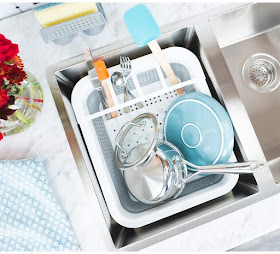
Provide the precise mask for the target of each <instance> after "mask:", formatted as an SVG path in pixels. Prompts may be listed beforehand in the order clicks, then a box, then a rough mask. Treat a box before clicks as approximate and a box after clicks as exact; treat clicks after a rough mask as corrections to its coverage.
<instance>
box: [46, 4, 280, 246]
mask: <svg viewBox="0 0 280 254" xmlns="http://www.w3.org/2000/svg"><path fill="white" fill-rule="evenodd" d="M257 5H258V4H257ZM257 5H245V4H231V5H225V6H222V7H220V8H217V9H213V10H211V11H209V12H206V13H203V14H200V15H197V16H194V17H191V18H187V19H184V20H181V21H178V22H176V23H173V24H170V25H167V26H164V27H162V28H161V31H162V32H163V35H162V36H161V37H160V39H159V43H160V45H161V47H162V48H167V47H172V46H179V47H185V48H188V49H189V50H191V51H192V52H193V53H194V54H195V55H196V56H197V57H198V58H199V60H200V62H201V65H202V67H203V69H204V72H205V75H206V77H207V82H208V85H209V88H210V91H211V93H212V95H213V97H215V98H216V99H218V100H219V101H220V102H221V103H222V104H223V105H224V106H225V108H226V110H227V111H228V113H229V115H230V117H231V120H232V122H233V125H234V129H235V147H234V152H235V154H236V156H237V159H238V161H244V160H261V161H263V162H264V163H265V170H264V172H262V173H259V174H256V175H243V176H240V178H239V181H238V183H237V185H236V186H235V187H234V188H233V190H232V191H231V192H230V193H228V194H226V195H224V196H222V197H220V198H216V199H214V200H212V201H209V202H207V203H204V204H201V205H199V206H197V207H194V208H192V209H189V210H186V211H183V212H181V213H179V214H176V215H173V216H170V217H168V218H165V219H163V220H161V221H158V222H155V223H152V224H150V225H147V226H144V227H141V228H133V229H128V228H124V227H122V226H121V225H119V224H118V223H116V222H115V221H114V220H113V218H112V217H111V215H110V213H109V211H108V209H107V206H106V203H105V201H104V198H103V195H102V191H101V189H100V187H99V183H98V180H97V178H96V176H95V173H94V167H93V165H92V163H91V161H90V159H89V156H88V152H87V148H86V146H85V143H84V141H83V136H82V133H81V132H80V130H79V126H78V124H77V121H76V119H75V116H74V114H73V110H72V106H71V100H70V99H71V92H72V89H73V87H74V86H75V84H76V83H77V81H78V80H80V79H81V78H82V77H84V76H85V75H87V71H86V65H85V62H84V59H83V55H81V56H77V57H75V58H72V59H69V60H67V61H63V62H60V63H57V64H55V65H52V66H49V68H48V69H47V79H48V83H49V86H50V88H51V91H52V94H53V97H54V100H55V103H56V106H57V109H58V112H59V115H60V118H61V121H62V123H63V126H64V129H65V133H66V135H67V138H68V141H69V145H70V147H71V150H72V153H73V156H74V158H75V161H76V164H77V168H78V170H79V173H80V176H81V179H82V181H83V184H84V187H85V189H86V190H87V193H88V197H89V202H90V203H91V205H92V206H95V207H94V210H93V212H94V213H98V214H99V219H100V221H102V222H104V223H103V224H102V225H103V226H104V228H100V230H102V232H105V233H104V234H107V235H108V236H109V237H108V239H107V241H110V244H113V246H114V248H116V249H122V250H139V249H142V248H145V247H148V246H150V245H152V244H155V243H158V242H160V241H163V240H165V239H167V238H170V237H172V236H175V235H177V234H180V233H182V232H184V231H187V230H190V229H192V228H195V227H197V226H199V225H202V224H204V223H207V222H209V221H212V220H215V219H217V218H219V217H222V216H224V215H227V214H229V213H232V212H234V211H237V210H239V209H241V208H244V207H246V206H249V205H251V204H253V203H256V202H258V201H260V200H263V199H265V198H267V197H269V196H272V195H274V194H277V193H279V192H280V187H279V185H277V184H276V183H275V181H274V179H273V177H272V174H271V170H270V166H271V169H272V171H273V172H276V170H275V169H273V168H274V167H273V165H272V164H271V162H272V161H273V159H275V158H277V153H276V155H274V156H272V154H273V152H275V151H276V149H277V147H278V149H279V146H277V144H280V143H279V142H278V143H277V139H276V137H277V138H278V141H279V140H280V139H279V137H280V135H279V134H278V133H277V132H276V129H275V128H272V127H271V125H272V124H274V126H277V122H276V120H275V119H279V118H276V116H275V117H272V116H271V117H270V116H269V115H272V114H273V112H276V109H277V107H278V106H279V103H277V101H276V100H273V101H272V99H263V97H262V96H263V95H262V94H257V93H255V92H253V91H250V90H249V89H247V87H246V86H244V85H243V84H242V77H241V75H240V74H239V72H240V69H241V67H242V65H243V62H244V61H245V60H246V57H245V55H248V56H250V55H251V54H252V53H254V52H253V48H255V49H256V51H259V50H261V46H257V45H255V44H256V43H253V46H252V48H250V47H249V46H248V47H246V45H245V44H246V41H244V42H243V41H242V42H237V41H239V40H240V38H239V37H238V36H237V37H236V38H233V36H232V37H230V38H232V40H233V43H228V41H227V39H228V36H231V33H230V32H228V31H223V29H224V30H227V29H226V28H227V27H230V25H231V24H230V23H231V20H233V21H236V22H237V24H240V29H242V18H244V17H243V15H245V14H244V13H247V12H248V11H246V10H252V9H257V10H259V9H258V7H255V6H257ZM277 6H278V5H277ZM242 8H243V9H242ZM271 8H274V7H271ZM269 9H270V8H268V7H266V9H265V10H264V11H265V12H268V11H269ZM233 10H234V12H233V14H232V15H231V11H233ZM235 10H236V11H235ZM240 10H243V11H240ZM274 10H275V9H274ZM251 12H253V11H250V12H249V13H251ZM240 13H241V14H243V15H241V14H240ZM261 13H262V14H263V12H261ZM275 13H277V12H276V11H275ZM269 15H270V14H269V13H268V16H269ZM223 17H225V18H223ZM239 19H241V20H239ZM277 19H278V17H277ZM210 20H211V23H210ZM224 20H225V21H224ZM256 20H257V19H256ZM260 20H261V21H262V20H263V18H262V19H260ZM223 22H228V26H226V25H223ZM275 22H276V21H275ZM276 23H277V22H276ZM255 24H256V21H255V20H254V19H253V18H252V24H251V25H248V29H251V30H252V31H253V32H252V31H251V30H250V31H251V32H252V33H253V34H252V33H251V34H250V35H249V33H248V36H250V38H253V37H252V36H253V35H254V33H255V32H257V30H254V29H253V28H252V27H254V25H255ZM272 26H273V24H272V23H270V24H268V25H267V26H264V25H263V24H262V26H257V27H258V28H260V29H266V30H267V29H269V28H272ZM276 29H277V28H276ZM213 30H214V31H215V33H216V35H215V33H214V32H213ZM273 31H274V30H271V31H268V30H267V32H273ZM224 34H228V35H227V36H223V35H224ZM242 34H243V35H244V34H245V32H244V33H242ZM237 35H238V33H237ZM216 36H217V37H216ZM262 36H263V35H261V34H260V35H257V36H256V37H255V38H257V39H256V42H257V43H260V44H262V41H261V38H263V40H264V39H265V36H264V37H262ZM271 36H276V32H275V35H272V34H271ZM224 37H225V38H224ZM245 37H246V36H243V37H242V38H245ZM270 38H271V40H272V38H273V37H270ZM266 39H267V38H266ZM249 40H250V41H251V40H253V39H248V41H247V43H248V44H249ZM230 41H231V40H230ZM218 42H219V43H220V44H218ZM270 43H271V46H270V47H268V48H271V47H272V45H273V42H272V41H271V42H270ZM274 46H275V47H276V45H274ZM257 47H259V48H257ZM238 49H239V50H238ZM231 50H232V51H234V52H235V53H234V54H235V55H234V54H232V53H230V51H231ZM240 50H241V51H240ZM247 50H250V52H247ZM92 53H93V55H94V56H95V57H100V58H102V59H104V60H105V61H106V65H107V66H108V67H111V66H114V65H117V64H118V60H119V56H120V55H121V54H125V55H127V56H129V57H130V58H131V59H134V58H137V57H140V56H143V55H146V54H149V53H150V51H149V49H148V48H147V47H144V48H138V47H137V46H136V45H135V44H134V42H133V41H132V39H131V38H128V39H126V40H123V41H120V42H118V43H116V44H113V45H109V46H106V47H103V48H100V49H97V50H93V52H92ZM269 53H271V54H272V53H273V52H269ZM275 57H277V56H275ZM231 61H232V62H234V63H233V64H230V62H231ZM227 63H228V66H229V67H230V70H229V68H228V66H227ZM231 75H232V76H233V78H234V79H233V78H232V76H231ZM237 89H238V90H237ZM243 90H245V91H246V92H244V93H243ZM238 91H239V93H238ZM239 94H240V95H239ZM249 95H250V96H251V97H252V99H246V100H245V99H244V98H245V97H244V96H249ZM265 96H271V97H273V98H274V96H276V94H274V93H271V94H268V95H265ZM241 98H242V99H241ZM258 100H261V102H262V103H260V104H263V105H261V106H262V110H261V111H260V112H259V111H258V110H255V109H254V106H253V104H251V103H253V102H258ZM244 105H245V106H246V109H247V111H246V110H245V107H244ZM261 106H260V105H257V106H256V107H258V109H259V108H261ZM247 112H248V114H249V116H250V118H249V117H248V114H247ZM262 112H264V113H262ZM274 114H275V113H274ZM260 117H261V118H262V119H261V120H262V121H259V120H258V118H260ZM277 117H278V116H277ZM250 119H251V121H252V123H253V126H252V124H251V121H250ZM273 119H274V120H275V121H274V122H272V120H273ZM270 121H271V122H270ZM263 123H264V124H263ZM265 123H267V124H265ZM253 127H254V128H253ZM264 128H266V129H264ZM270 128H271V129H270ZM263 130H267V132H264V131H263ZM255 131H256V133H257V135H256V134H255ZM272 134H273V135H277V136H273V135H272ZM271 136H273V138H271ZM260 143H261V145H262V147H261V145H260ZM275 147H276V148H275ZM274 148H275V149H274ZM269 149H274V150H273V151H270V152H269ZM264 153H265V155H266V157H265V156H264ZM268 155H269V156H271V157H269V156H268ZM266 158H267V160H268V162H269V164H270V165H268V163H267V161H266ZM269 158H271V159H269ZM273 174H274V176H275V173H273ZM98 203H99V205H98ZM108 244H109V243H108Z"/></svg>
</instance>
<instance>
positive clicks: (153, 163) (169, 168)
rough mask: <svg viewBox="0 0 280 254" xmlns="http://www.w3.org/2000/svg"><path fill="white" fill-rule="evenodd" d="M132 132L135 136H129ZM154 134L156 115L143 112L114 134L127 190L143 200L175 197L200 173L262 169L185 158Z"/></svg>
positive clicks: (254, 165)
mask: <svg viewBox="0 0 280 254" xmlns="http://www.w3.org/2000/svg"><path fill="white" fill-rule="evenodd" d="M137 130H138V132H137ZM145 131H147V132H149V134H147V132H145ZM132 134H133V135H134V137H135V138H131V137H130V136H129V135H132ZM157 134H158V126H157V120H156V117H155V116H154V115H152V114H147V113H146V114H142V115H139V116H138V117H136V118H135V119H133V120H132V121H131V122H128V123H127V124H125V125H124V126H123V128H122V129H121V131H120V132H119V134H118V136H117V138H116V149H115V162H116V165H117V166H118V167H119V168H120V169H121V170H123V176H124V179H125V181H126V184H127V187H128V189H129V191H130V193H131V194H132V195H133V196H134V197H135V198H136V199H137V200H139V201H141V202H143V203H146V204H155V203H159V202H162V201H165V200H168V199H170V198H176V197H178V196H179V195H180V194H181V192H182V191H183V189H184V187H185V185H186V184H187V182H188V181H189V180H190V179H192V178H193V177H195V176H197V175H199V174H208V173H211V174H246V173H256V172H259V171H261V170H262V169H263V164H262V163H261V162H241V163H231V164H221V165H210V166H197V165H194V164H192V163H190V162H188V161H186V160H184V158H183V155H182V153H181V152H180V151H179V149H178V148H177V147H175V146H174V145H173V144H171V143H169V142H167V141H159V142H157ZM156 142H157V143H156ZM124 146H126V148H129V151H127V150H126V149H125V148H124ZM189 169H191V171H195V173H193V172H192V173H190V172H189Z"/></svg>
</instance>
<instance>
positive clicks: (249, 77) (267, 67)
mask: <svg viewBox="0 0 280 254" xmlns="http://www.w3.org/2000/svg"><path fill="white" fill-rule="evenodd" d="M279 71H280V65H279V62H278V61H277V60H276V59H275V58H274V57H272V56H270V55H267V54H256V55H253V56H251V57H250V58H248V59H247V61H246V62H245V63H244V65H243V69H242V74H243V79H244V81H245V84H246V85H247V86H248V87H249V88H250V89H252V90H254V91H256V92H260V93H269V92H272V91H274V90H275V89H276V88H277V87H278V86H279V84H280V82H279V81H280V80H279Z"/></svg>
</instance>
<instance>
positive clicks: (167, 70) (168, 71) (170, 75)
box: [148, 40, 184, 94]
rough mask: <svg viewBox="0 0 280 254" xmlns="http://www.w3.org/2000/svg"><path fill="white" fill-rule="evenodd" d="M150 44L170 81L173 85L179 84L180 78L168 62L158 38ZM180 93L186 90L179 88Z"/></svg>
mask: <svg viewBox="0 0 280 254" xmlns="http://www.w3.org/2000/svg"><path fill="white" fill-rule="evenodd" d="M148 46H149V47H150V49H151V51H152V52H153V54H154V56H155V58H156V59H157V61H158V62H159V64H160V66H161V68H162V70H163V71H164V73H165V75H166V76H167V77H168V79H169V80H170V82H171V83H172V84H173V85H176V84H179V82H178V79H177V77H176V75H175V73H174V71H173V70H172V68H171V66H170V64H169V63H168V61H167V59H166V56H165V55H164V53H163V51H162V50H161V48H160V46H159V45H158V42H157V41H156V40H153V41H151V42H149V43H148ZM176 92H177V93H178V94H183V93H184V90H183V89H182V88H178V89H177V90H176Z"/></svg>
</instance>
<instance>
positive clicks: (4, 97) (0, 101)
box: [0, 87, 10, 108]
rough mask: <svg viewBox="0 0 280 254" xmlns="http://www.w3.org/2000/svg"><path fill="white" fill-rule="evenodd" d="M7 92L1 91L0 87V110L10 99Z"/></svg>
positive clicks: (5, 90) (6, 90)
mask: <svg viewBox="0 0 280 254" xmlns="http://www.w3.org/2000/svg"><path fill="white" fill-rule="evenodd" d="M8 91H9V90H8V89H4V90H2V88H1V87H0V108H2V107H3V106H4V105H6V104H7V103H8V101H9V100H10V97H9V96H8Z"/></svg>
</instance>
